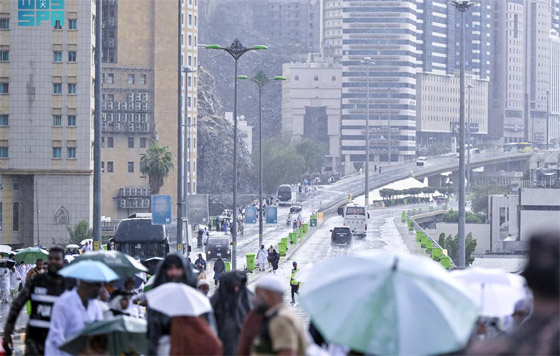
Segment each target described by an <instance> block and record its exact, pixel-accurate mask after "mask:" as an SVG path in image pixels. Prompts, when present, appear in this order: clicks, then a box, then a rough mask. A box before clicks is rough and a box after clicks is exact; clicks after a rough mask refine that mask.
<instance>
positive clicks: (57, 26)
mask: <svg viewBox="0 0 560 356" xmlns="http://www.w3.org/2000/svg"><path fill="white" fill-rule="evenodd" d="M54 29H55V30H62V25H61V24H60V20H56V22H55V23H54Z"/></svg>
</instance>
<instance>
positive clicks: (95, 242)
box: [93, 241, 99, 251]
mask: <svg viewBox="0 0 560 356" xmlns="http://www.w3.org/2000/svg"><path fill="white" fill-rule="evenodd" d="M93 250H94V251H99V241H93Z"/></svg>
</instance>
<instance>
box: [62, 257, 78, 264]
mask: <svg viewBox="0 0 560 356" xmlns="http://www.w3.org/2000/svg"><path fill="white" fill-rule="evenodd" d="M64 259H65V260H66V262H68V263H72V262H73V261H74V260H75V259H76V257H74V256H72V255H65V256H64Z"/></svg>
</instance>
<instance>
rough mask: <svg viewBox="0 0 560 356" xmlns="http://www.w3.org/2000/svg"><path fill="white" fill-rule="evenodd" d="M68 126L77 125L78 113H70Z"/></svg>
mask: <svg viewBox="0 0 560 356" xmlns="http://www.w3.org/2000/svg"><path fill="white" fill-rule="evenodd" d="M68 126H76V115H68Z"/></svg>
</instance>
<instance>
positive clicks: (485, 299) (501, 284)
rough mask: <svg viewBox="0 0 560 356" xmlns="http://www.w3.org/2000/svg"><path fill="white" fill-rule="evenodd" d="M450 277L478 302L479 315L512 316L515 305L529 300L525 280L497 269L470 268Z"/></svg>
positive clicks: (453, 273) (456, 272)
mask: <svg viewBox="0 0 560 356" xmlns="http://www.w3.org/2000/svg"><path fill="white" fill-rule="evenodd" d="M451 275H452V276H453V277H454V278H455V279H457V280H458V281H459V282H460V283H462V284H463V285H464V286H465V289H466V290H467V292H468V293H469V294H470V295H471V296H472V297H473V299H474V300H475V301H477V302H478V305H479V307H480V313H479V314H480V315H481V316H487V317H503V316H508V315H512V314H513V311H514V309H515V304H516V303H517V302H518V301H520V300H523V299H527V298H529V296H530V295H529V293H528V291H527V287H526V282H525V278H523V277H522V276H520V275H518V274H513V273H506V272H504V271H502V270H498V269H490V268H477V267H471V268H467V269H464V270H457V271H453V272H452V273H451Z"/></svg>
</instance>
